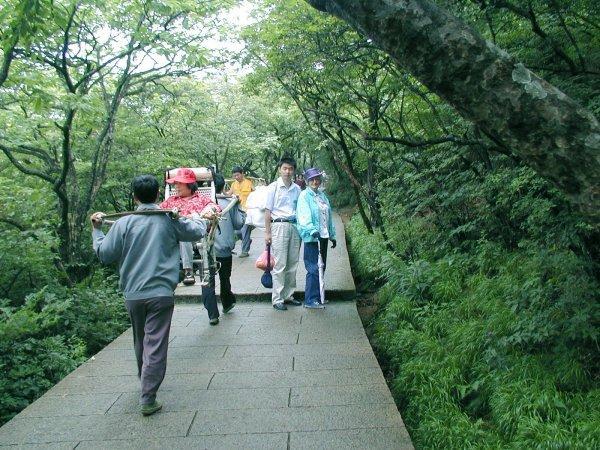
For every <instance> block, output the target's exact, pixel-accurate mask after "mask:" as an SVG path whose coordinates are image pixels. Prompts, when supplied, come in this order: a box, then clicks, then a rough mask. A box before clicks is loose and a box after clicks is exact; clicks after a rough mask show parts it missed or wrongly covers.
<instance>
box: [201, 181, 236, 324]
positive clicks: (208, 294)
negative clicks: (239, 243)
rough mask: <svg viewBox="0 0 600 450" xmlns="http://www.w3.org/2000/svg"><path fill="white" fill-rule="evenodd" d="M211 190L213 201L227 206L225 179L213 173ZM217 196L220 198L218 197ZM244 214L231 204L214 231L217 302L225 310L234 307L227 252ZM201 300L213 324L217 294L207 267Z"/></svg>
mask: <svg viewBox="0 0 600 450" xmlns="http://www.w3.org/2000/svg"><path fill="white" fill-rule="evenodd" d="M214 184H215V192H216V193H217V203H218V204H219V206H220V207H221V210H224V209H225V208H226V207H227V205H229V202H230V200H229V199H227V198H223V197H222V195H221V194H222V192H223V187H224V186H225V179H224V178H223V175H221V174H219V173H216V174H215V175H214ZM219 197H221V198H219ZM245 220H246V214H245V213H243V212H242V211H240V209H239V208H238V205H234V206H233V207H232V208H231V209H230V210H229V211H228V212H227V213H226V214H225V215H223V216H222V217H221V221H220V222H219V228H218V229H217V231H216V234H215V243H214V251H215V258H216V260H217V262H218V263H219V282H220V283H221V304H222V305H223V312H224V313H228V312H229V311H231V310H232V309H233V307H234V306H235V296H234V295H233V292H231V281H230V278H231V266H232V261H233V259H232V257H231V251H232V250H233V248H234V247H235V230H239V229H241V228H242V226H243V225H244V221H245ZM202 301H203V302H204V307H205V308H206V310H207V311H208V317H209V319H210V320H209V323H210V324H211V325H217V324H218V323H219V308H218V306H217V296H216V292H215V271H214V270H213V269H210V275H209V279H208V284H207V285H204V286H202Z"/></svg>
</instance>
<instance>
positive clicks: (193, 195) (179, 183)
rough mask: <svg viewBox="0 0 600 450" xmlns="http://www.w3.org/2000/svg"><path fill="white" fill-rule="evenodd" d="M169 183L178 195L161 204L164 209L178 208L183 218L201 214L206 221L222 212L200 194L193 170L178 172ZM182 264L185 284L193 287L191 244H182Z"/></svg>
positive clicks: (183, 168)
mask: <svg viewBox="0 0 600 450" xmlns="http://www.w3.org/2000/svg"><path fill="white" fill-rule="evenodd" d="M167 183H169V184H174V185H175V188H176V189H177V195H172V196H170V197H169V198H168V199H166V200H165V201H164V202H162V203H161V204H160V207H161V208H163V209H173V208H177V209H178V210H179V214H180V215H182V216H190V215H192V214H194V213H196V214H199V215H200V216H201V217H203V218H205V219H212V218H213V217H214V216H215V214H216V213H217V212H219V211H220V210H221V208H219V205H217V204H216V203H215V202H213V201H212V199H211V198H210V197H208V196H206V195H200V193H199V192H198V183H197V181H196V174H195V173H194V171H193V170H192V169H188V168H186V167H182V168H181V169H178V170H177V175H175V176H174V177H173V178H169V179H168V180H167ZM179 250H180V252H181V264H182V266H183V270H184V274H185V275H184V278H183V283H184V284H186V285H192V284H195V283H196V279H195V278H194V271H193V269H192V259H193V248H192V243H191V242H180V247H179Z"/></svg>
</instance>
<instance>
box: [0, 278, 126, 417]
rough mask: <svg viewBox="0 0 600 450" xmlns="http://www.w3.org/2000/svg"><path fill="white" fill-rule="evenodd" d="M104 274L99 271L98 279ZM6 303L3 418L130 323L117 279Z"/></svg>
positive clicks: (1, 337) (0, 394)
mask: <svg viewBox="0 0 600 450" xmlns="http://www.w3.org/2000/svg"><path fill="white" fill-rule="evenodd" d="M101 276H103V274H98V279H100V277H101ZM1 305H2V307H1V308H0V373H2V377H1V378H0V423H4V422H6V421H7V420H9V419H10V418H11V417H13V416H14V415H15V414H16V413H18V412H19V411H20V410H21V409H23V408H24V407H26V406H27V405H28V404H29V403H31V402H32V401H33V400H35V399H36V398H38V397H39V396H40V395H42V394H43V393H44V392H46V391H47V390H48V389H49V388H50V387H52V386H53V385H54V384H55V383H57V382H58V381H60V380H61V379H62V378H63V377H64V376H65V375H67V374H68V373H69V372H71V371H72V370H73V369H75V368H76V367H77V366H78V365H79V364H81V363H82V362H83V361H85V359H86V358H87V357H89V356H91V355H93V354H95V353H96V352H98V351H99V350H100V349H102V348H103V347H104V346H105V345H106V344H108V343H109V342H111V341H112V340H113V339H114V338H115V337H116V336H118V335H119V334H120V333H121V332H122V331H123V330H124V329H125V328H126V327H127V326H128V320H127V314H126V312H125V308H124V307H123V300H122V296H121V295H120V294H119V293H118V291H117V289H116V283H115V280H114V278H109V279H108V281H107V282H104V281H102V282H98V283H97V285H95V286H90V285H79V286H77V287H75V288H73V289H67V288H64V287H57V286H47V287H44V288H42V289H40V290H39V291H37V292H35V293H32V294H30V295H28V296H27V298H26V300H25V303H24V305H23V306H22V307H19V308H15V307H11V306H8V302H7V301H6V300H5V301H3V302H2V304H1Z"/></svg>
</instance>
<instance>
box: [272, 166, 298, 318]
mask: <svg viewBox="0 0 600 450" xmlns="http://www.w3.org/2000/svg"><path fill="white" fill-rule="evenodd" d="M277 167H278V168H279V178H278V179H277V180H276V181H274V182H273V183H271V184H270V185H269V191H268V194H267V204H266V208H265V241H266V243H267V245H271V254H272V255H273V257H274V258H275V267H274V268H273V271H272V275H273V293H272V295H271V301H272V302H273V308H275V309H277V310H279V311H284V310H286V309H287V307H286V306H285V305H286V304H288V305H294V306H299V305H301V304H302V303H301V302H300V301H298V300H295V299H294V297H293V295H294V290H295V289H296V269H297V267H298V257H299V254H300V235H299V234H298V230H297V229H296V205H297V203H298V196H299V195H300V192H301V190H300V187H299V186H298V185H297V184H296V183H294V182H293V179H294V172H295V171H296V161H295V160H294V159H293V158H288V157H283V158H281V160H280V161H279V163H278V164H277Z"/></svg>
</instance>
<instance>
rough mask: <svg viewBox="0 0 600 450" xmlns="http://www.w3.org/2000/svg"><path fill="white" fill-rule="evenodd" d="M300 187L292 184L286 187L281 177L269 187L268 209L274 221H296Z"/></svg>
mask: <svg viewBox="0 0 600 450" xmlns="http://www.w3.org/2000/svg"><path fill="white" fill-rule="evenodd" d="M300 192H301V189H300V186H298V185H297V184H296V183H294V182H292V184H290V187H289V188H288V187H286V185H285V184H284V183H283V179H282V178H281V177H279V178H277V181H274V182H273V183H271V184H270V185H269V192H268V193H267V204H266V208H267V209H268V210H269V211H271V218H272V219H294V220H295V219H296V205H297V204H298V197H299V196H300Z"/></svg>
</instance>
